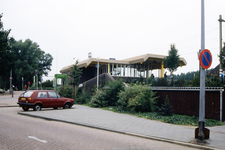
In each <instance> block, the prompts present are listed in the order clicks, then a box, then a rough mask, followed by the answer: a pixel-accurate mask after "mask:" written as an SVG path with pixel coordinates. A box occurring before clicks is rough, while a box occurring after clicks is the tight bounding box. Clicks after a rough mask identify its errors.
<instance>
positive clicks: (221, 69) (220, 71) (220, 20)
mask: <svg viewBox="0 0 225 150" xmlns="http://www.w3.org/2000/svg"><path fill="white" fill-rule="evenodd" d="M218 21H219V26H220V31H219V32H220V33H219V34H220V54H219V55H221V53H222V43H223V39H222V22H225V20H223V19H222V15H220V16H219V19H218ZM222 72H223V67H222V65H221V60H220V68H219V76H221V73H222Z"/></svg>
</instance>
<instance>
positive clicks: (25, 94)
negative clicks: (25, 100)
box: [21, 91, 34, 97]
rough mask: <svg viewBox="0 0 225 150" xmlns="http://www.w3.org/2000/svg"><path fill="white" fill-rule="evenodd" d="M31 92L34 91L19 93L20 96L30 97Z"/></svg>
mask: <svg viewBox="0 0 225 150" xmlns="http://www.w3.org/2000/svg"><path fill="white" fill-rule="evenodd" d="M33 93H34V91H26V92H24V93H23V94H21V96H22V97H30V96H31V95H32V94H33Z"/></svg>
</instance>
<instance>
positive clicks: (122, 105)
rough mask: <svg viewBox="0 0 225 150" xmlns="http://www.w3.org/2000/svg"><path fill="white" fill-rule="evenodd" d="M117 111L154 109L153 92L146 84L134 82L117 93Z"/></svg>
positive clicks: (148, 110) (149, 110)
mask: <svg viewBox="0 0 225 150" xmlns="http://www.w3.org/2000/svg"><path fill="white" fill-rule="evenodd" d="M118 96H119V100H118V102H117V109H118V111H121V112H122V111H132V112H151V111H154V104H155V99H156V98H157V97H154V96H155V93H154V92H153V91H152V90H151V88H150V87H148V86H146V85H140V84H135V85H133V86H131V87H127V88H125V90H124V91H121V92H120V93H119V95H118Z"/></svg>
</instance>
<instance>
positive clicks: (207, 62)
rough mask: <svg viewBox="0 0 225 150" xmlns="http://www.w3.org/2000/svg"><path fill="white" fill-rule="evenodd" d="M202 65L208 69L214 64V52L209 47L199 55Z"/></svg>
mask: <svg viewBox="0 0 225 150" xmlns="http://www.w3.org/2000/svg"><path fill="white" fill-rule="evenodd" d="M199 61H200V65H201V66H202V68H204V69H208V68H209V67H210V66H211V64H212V54H211V52H210V51H209V50H208V49H204V50H202V51H201V52H200V55H199Z"/></svg>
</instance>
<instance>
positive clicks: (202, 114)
mask: <svg viewBox="0 0 225 150" xmlns="http://www.w3.org/2000/svg"><path fill="white" fill-rule="evenodd" d="M204 49H205V7H204V0H201V51H202V50H204ZM204 129H205V69H204V68H203V67H202V66H200V94H199V131H198V138H199V142H204V137H205V134H204Z"/></svg>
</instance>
